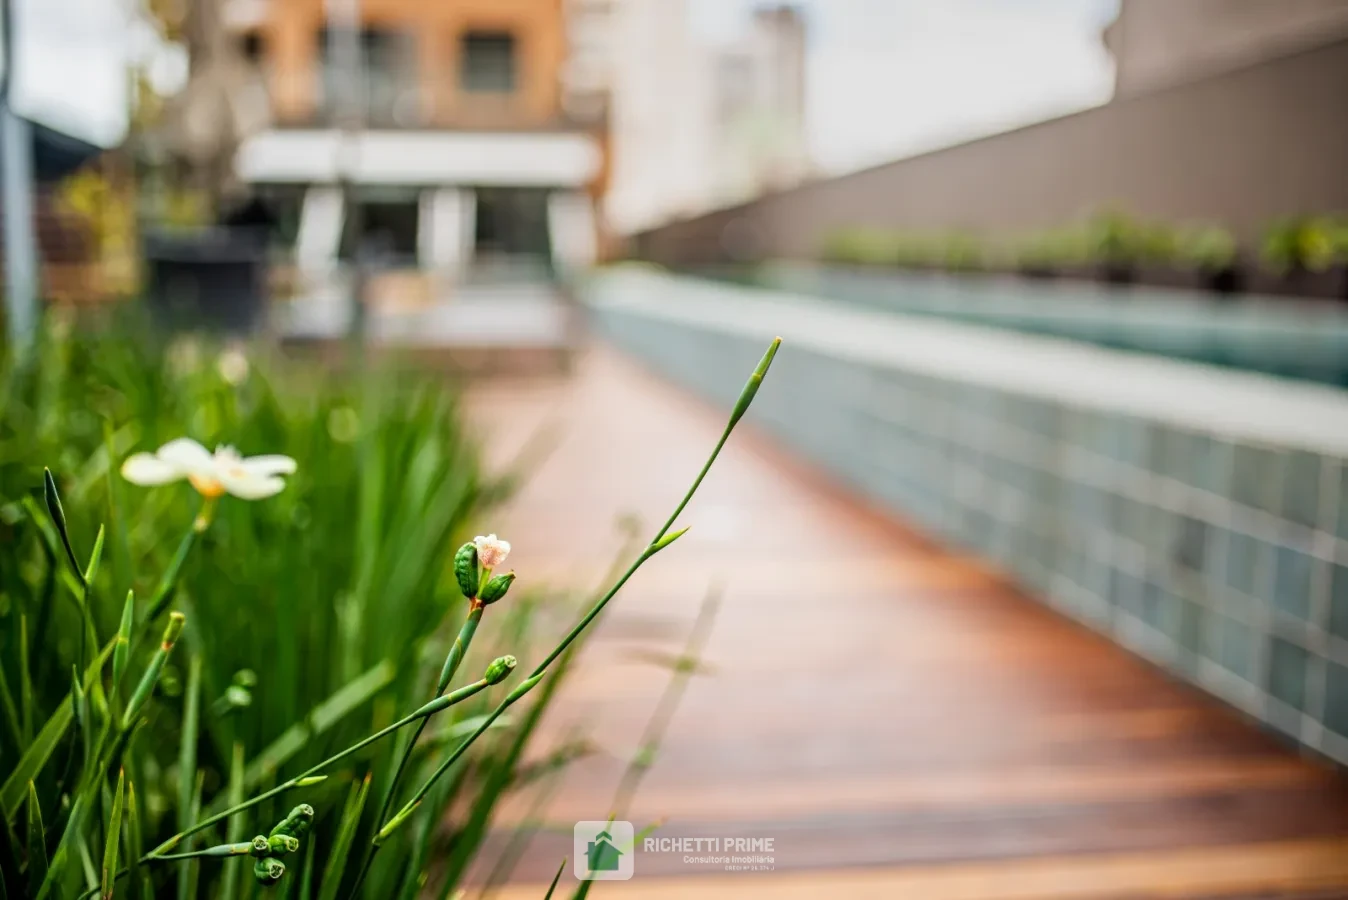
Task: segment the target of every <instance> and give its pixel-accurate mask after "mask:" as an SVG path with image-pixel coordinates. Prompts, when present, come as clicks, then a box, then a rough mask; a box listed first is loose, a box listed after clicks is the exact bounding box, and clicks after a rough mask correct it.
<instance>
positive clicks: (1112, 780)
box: [470, 348, 1348, 900]
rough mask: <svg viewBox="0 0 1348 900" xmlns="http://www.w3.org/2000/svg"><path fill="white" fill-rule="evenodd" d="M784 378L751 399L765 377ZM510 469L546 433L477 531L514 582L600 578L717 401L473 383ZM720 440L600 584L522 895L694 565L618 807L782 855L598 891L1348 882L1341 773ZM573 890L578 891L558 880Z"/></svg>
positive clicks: (808, 892)
mask: <svg viewBox="0 0 1348 900" xmlns="http://www.w3.org/2000/svg"><path fill="white" fill-rule="evenodd" d="M772 389H773V386H772V384H771V381H770V380H769V383H768V384H767V385H766V386H765V387H764V390H772ZM470 406H471V410H472V413H473V415H474V416H475V417H476V418H477V419H479V420H480V421H481V422H482V423H484V424H485V425H486V427H487V428H488V430H489V434H490V439H489V448H490V452H491V454H492V456H494V457H495V458H496V459H498V460H505V459H509V458H511V457H512V456H513V455H514V454H515V453H516V452H518V450H519V448H520V447H522V446H524V445H525V444H526V443H527V442H528V440H529V438H530V437H531V436H532V435H534V434H536V432H537V431H538V429H539V428H540V427H546V426H547V425H548V424H549V423H556V424H557V425H558V426H560V430H559V431H557V432H556V435H557V442H556V445H555V447H554V449H553V451H552V452H551V454H550V455H549V456H548V457H547V458H546V460H545V461H544V462H543V463H542V464H541V466H539V468H538V469H537V470H536V472H535V473H534V475H533V476H532V478H531V480H530V481H529V482H528V483H527V484H526V485H525V486H524V487H523V489H522V491H521V493H520V494H519V496H518V497H517V498H516V499H515V500H514V501H513V503H512V505H511V507H510V508H509V510H508V511H506V513H505V514H504V515H503V517H502V519H501V520H500V521H499V522H495V523H492V527H493V528H494V530H496V531H497V532H499V533H500V534H501V535H502V536H504V537H507V538H508V539H509V540H511V541H512V543H513V544H514V546H515V552H514V555H513V556H512V558H511V564H512V565H513V566H514V567H515V568H516V569H517V570H518V571H519V572H520V576H521V584H525V583H527V582H530V581H533V582H553V583H563V584H570V585H575V586H589V585H593V584H594V583H595V582H596V581H597V580H598V579H599V577H600V573H601V572H602V570H603V569H604V568H605V567H606V564H607V561H608V559H609V557H610V556H611V554H612V548H614V547H615V546H616V544H617V539H616V537H615V527H614V523H615V521H616V520H617V518H618V517H620V516H622V515H624V514H629V513H635V514H638V515H639V516H640V517H641V518H642V520H643V521H644V522H645V525H646V527H645V528H644V529H643V531H644V532H648V531H650V530H651V527H652V524H653V523H658V522H659V521H661V520H662V519H663V518H664V516H665V515H667V514H668V511H669V509H671V508H672V505H673V503H675V502H676V501H677V499H678V497H679V496H680V495H681V494H682V492H683V490H684V487H685V485H686V483H687V480H688V479H689V478H691V476H692V474H693V473H694V472H695V471H696V469H697V467H698V465H699V464H700V463H701V461H702V459H703V457H704V455H705V453H706V452H707V450H708V449H709V448H710V446H711V444H712V443H713V441H714V440H715V437H716V435H717V433H718V432H719V430H720V428H721V425H722V422H723V417H724V410H721V409H717V408H713V407H712V406H711V405H709V404H705V403H703V402H701V401H700V400H697V399H695V398H693V397H690V396H688V395H686V394H685V393H683V392H682V391H680V390H678V389H677V388H674V387H672V386H670V385H668V384H666V383H663V382H661V381H660V380H659V379H657V378H655V377H654V376H652V375H650V374H648V373H646V372H645V371H644V370H643V369H641V368H640V366H639V365H638V364H637V363H635V362H633V361H632V360H629V359H626V358H624V357H621V356H618V355H617V354H615V353H614V352H612V351H610V350H607V349H605V348H596V349H595V350H593V351H591V352H590V353H589V354H587V355H586V356H585V357H584V358H583V359H582V361H581V364H580V366H579V369H578V371H577V372H576V374H575V376H574V377H572V378H570V379H565V380H563V379H553V380H545V381H535V382H515V383H510V382H498V383H494V384H487V385H483V386H481V387H479V388H476V389H475V390H474V393H473V395H472V396H471V398H470ZM747 424H748V426H749V427H745V428H742V429H741V430H740V431H739V432H737V433H736V436H735V438H734V440H733V441H732V443H731V445H730V446H729V447H728V449H727V451H726V452H725V453H724V454H723V456H722V458H721V461H720V463H718V467H717V468H716V469H715V470H714V471H713V473H712V474H711V476H710V477H709V478H708V479H707V481H706V483H705V484H704V486H703V489H702V491H701V493H700V494H699V495H698V498H697V500H696V501H694V504H693V505H692V506H691V507H690V509H689V510H688V511H687V514H686V515H685V517H684V521H683V524H687V525H691V526H692V531H691V532H690V533H689V534H688V536H687V537H686V538H684V539H683V540H681V541H680V543H679V545H678V546H677V547H675V548H672V549H671V550H670V551H669V552H668V553H667V554H664V555H662V556H660V557H657V558H656V559H655V560H653V561H652V563H650V564H649V565H648V567H647V568H645V569H643V570H642V571H641V572H640V573H639V574H638V575H637V576H636V577H635V578H634V579H633V581H632V582H631V583H630V585H629V587H628V588H627V589H626V590H625V591H624V593H623V594H622V595H620V597H619V598H618V599H617V600H616V601H615V604H614V606H612V607H611V608H610V613H609V614H608V615H607V617H606V618H605V620H603V622H602V624H601V626H600V629H599V631H598V632H597V633H596V635H595V639H594V640H593V641H592V642H591V644H590V645H589V646H588V648H587V650H586V654H585V656H584V657H583V665H581V666H580V668H579V669H578V670H577V672H576V673H575V676H574V679H573V681H572V683H571V684H570V685H569V686H568V688H567V691H566V694H565V696H564V698H563V701H562V703H561V704H560V708H559V709H558V710H557V711H556V712H557V715H555V716H551V717H550V721H549V732H550V733H551V734H552V735H561V734H564V733H566V731H567V729H569V728H571V727H573V726H575V725H577V724H579V725H581V726H583V727H585V728H586V729H587V731H588V733H589V734H590V735H591V737H592V738H593V739H594V741H595V743H596V744H597V745H598V747H599V749H600V752H599V753H598V754H596V755H594V756H592V757H589V758H587V759H585V760H582V761H581V762H580V763H578V764H577V765H576V766H575V767H574V768H573V770H572V771H571V772H570V774H569V776H568V777H567V779H566V781H565V782H564V784H562V785H561V787H560V789H559V790H558V792H557V793H556V795H555V797H554V798H553V800H552V802H551V804H550V805H549V807H548V810H547V819H548V821H549V823H550V824H551V826H552V827H551V828H550V829H549V830H547V831H546V832H544V833H542V834H540V835H538V836H537V837H536V838H535V839H534V840H533V842H532V844H531V846H530V848H529V851H528V853H527V854H526V858H525V860H524V862H523V863H522V864H521V866H520V868H519V869H518V870H517V873H516V879H515V880H516V886H512V887H510V888H508V889H507V890H505V891H503V892H501V893H500V894H499V895H498V896H501V897H504V898H510V900H513V898H515V897H520V898H526V897H527V898H536V897H539V896H541V895H542V893H543V892H542V890H541V889H540V888H539V883H541V882H545V881H546V880H547V878H549V877H550V876H551V874H552V871H553V869H554V867H555V866H556V864H557V861H558V860H559V859H560V858H561V856H562V855H564V854H568V853H570V852H571V848H570V844H571V837H570V829H571V825H572V824H573V823H574V822H575V821H577V820H579V819H602V818H605V817H606V816H607V814H608V803H609V801H610V798H611V797H612V794H613V789H614V786H615V785H616V782H617V779H618V776H619V774H620V772H621V770H622V767H623V764H624V760H625V759H626V758H627V757H628V756H630V754H631V753H632V751H633V750H634V748H635V745H636V741H637V738H638V735H639V734H640V731H641V729H642V727H643V725H644V724H645V721H646V718H647V716H648V715H649V713H650V710H651V709H652V707H653V705H654V702H655V698H656V697H657V696H658V694H659V692H660V690H661V688H662V687H663V685H664V683H665V680H666V679H667V677H668V676H667V673H666V672H665V671H664V670H662V669H660V668H658V667H655V666H652V665H650V664H649V663H648V662H644V661H643V660H642V659H641V658H640V655H641V653H643V652H644V651H647V650H649V649H651V648H658V649H660V650H663V651H666V652H669V653H677V652H678V650H679V648H680V646H681V644H682V642H683V640H684V637H685V634H686V632H687V629H688V627H689V625H690V624H691V621H692V618H693V616H694V615H695V613H696V610H697V607H698V605H699V603H700V601H701V598H702V596H703V595H704V593H705V592H706V590H707V587H708V585H709V583H711V582H713V581H718V582H721V583H723V584H724V586H725V601H724V603H723V605H722V609H721V613H720V616H719V618H718V621H717V626H716V631H715V633H714V635H713V637H712V640H711V643H710V645H709V649H708V653H707V656H708V661H709V662H710V663H711V664H712V665H713V666H714V667H715V673H714V674H713V675H712V676H710V677H703V678H698V679H695V681H694V684H693V686H692V687H691V689H690V690H689V692H688V695H687V697H686V698H685V700H684V703H683V705H682V707H681V709H680V711H679V713H678V716H677V718H676V719H675V721H674V723H673V727H672V728H671V730H670V733H669V736H668V738H667V740H666V742H665V746H664V749H663V752H662V754H661V758H660V761H659V763H658V765H657V766H656V768H655V769H654V770H653V771H652V772H651V773H650V775H649V777H648V778H647V780H646V781H645V783H644V785H643V787H642V789H641V791H640V793H639V794H638V796H637V798H636V803H635V809H634V811H633V814H632V816H631V818H632V819H633V820H634V821H636V822H637V823H639V826H638V827H640V823H645V822H650V821H653V820H656V819H664V820H665V824H664V826H663V827H662V829H661V831H660V834H661V835H662V836H703V835H705V836H735V837H771V838H773V839H774V841H775V848H774V854H773V855H774V864H775V871H773V872H771V873H763V872H752V873H727V872H725V871H723V867H713V866H694V865H690V864H687V863H685V862H684V861H683V857H682V856H681V855H679V854H659V855H654V854H642V855H640V856H639V857H638V862H637V865H638V871H637V875H636V877H635V878H634V879H633V880H632V881H630V882H626V883H622V884H608V885H604V886H603V895H604V896H609V895H612V896H619V897H634V898H652V900H656V898H660V900H663V898H673V897H686V896H694V895H695V896H698V897H713V898H714V897H722V896H725V897H730V896H733V897H736V898H746V897H747V898H752V897H760V896H761V897H774V898H795V897H807V896H808V897H817V896H819V895H820V893H821V892H822V891H824V890H828V889H842V890H845V891H847V892H848V896H852V897H867V898H869V897H875V898H880V897H884V898H891V897H914V898H922V900H942V898H950V900H955V898H961V900H964V898H967V900H996V898H1032V897H1033V898H1040V897H1043V898H1109V900H1116V898H1124V897H1128V898H1148V897H1157V898H1159V897H1166V898H1181V897H1182V898H1200V897H1202V898H1230V900H1235V898H1247V897H1248V898H1253V897H1270V898H1271V897H1317V898H1328V897H1348V778H1345V777H1344V775H1343V774H1342V773H1339V772H1335V771H1331V770H1329V769H1327V768H1325V767H1323V766H1321V765H1320V764H1318V763H1316V762H1313V761H1308V760H1303V759H1300V758H1298V757H1297V756H1296V755H1295V753H1293V752H1292V751H1290V750H1289V749H1288V748H1287V747H1285V746H1284V745H1283V744H1282V743H1280V742H1279V741H1277V740H1276V739H1274V738H1272V737H1270V736H1268V735H1266V734H1264V733H1262V732H1260V731H1259V730H1257V729H1256V728H1254V727H1253V726H1251V725H1250V724H1248V723H1247V722H1245V721H1243V720H1242V719H1241V718H1240V717H1238V716H1237V715H1236V714H1235V713H1233V712H1231V711H1229V710H1227V709H1226V708H1225V707H1223V706H1221V705H1220V704H1219V703H1217V702H1216V701H1213V700H1210V699H1208V698H1207V697H1206V696H1204V695H1202V694H1201V693H1199V692H1197V691H1195V690H1193V689H1191V688H1189V687H1187V686H1184V685H1181V684H1178V683H1176V682H1174V681H1171V680H1169V679H1168V678H1167V677H1166V676H1164V675H1163V674H1161V673H1159V672H1158V671H1156V670H1155V669H1153V668H1151V667H1149V666H1148V665H1146V664H1144V663H1142V662H1140V661H1138V660H1136V659H1134V658H1133V657H1131V656H1130V655H1128V654H1127V653H1125V652H1124V651H1122V650H1119V649H1117V648H1115V647H1114V646H1112V645H1111V644H1109V643H1108V642H1107V641H1105V640H1104V639H1102V638H1100V637H1098V636H1096V635H1094V634H1093V633H1091V632H1089V631H1087V630H1085V629H1084V628H1082V627H1079V626H1077V625H1075V624H1073V623H1071V622H1068V621H1065V620H1063V619H1062V618H1060V617H1058V616H1057V615H1055V614H1054V613H1052V612H1050V611H1048V610H1046V609H1045V608H1043V607H1041V606H1040V605H1039V604H1038V603H1036V602H1035V601H1034V600H1033V599H1030V598H1027V597H1025V596H1022V595H1020V594H1019V593H1018V592H1017V591H1016V590H1015V589H1014V588H1012V587H1010V586H1009V585H1008V584H1007V583H1006V582H1004V581H1003V580H1002V579H1001V578H999V577H998V575H997V574H996V573H995V572H993V571H990V570H989V569H988V568H986V567H985V566H983V565H981V564H980V563H979V562H977V561H976V560H972V559H969V558H965V557H961V556H959V555H957V554H952V553H949V552H947V551H944V550H942V549H940V548H938V547H936V546H934V545H932V544H931V543H930V542H928V541H926V540H924V539H923V538H922V537H920V536H919V535H916V534H914V533H912V532H910V531H907V530H905V529H904V527H903V526H902V525H901V524H898V523H895V522H893V521H892V520H890V519H889V518H887V517H885V516H883V515H880V514H878V513H877V512H876V511H874V510H872V509H870V508H868V507H867V506H866V505H865V501H864V498H859V497H857V496H855V495H850V494H848V493H846V492H845V491H842V490H840V489H838V488H836V487H835V486H833V485H831V484H830V483H829V482H828V481H827V480H826V479H824V478H822V477H820V476H819V475H818V474H817V473H816V472H814V471H812V470H811V469H810V468H808V467H806V466H804V465H802V464H800V463H799V462H798V461H796V460H793V459H791V458H789V457H788V456H786V455H785V454H783V453H780V452H778V451H777V450H776V449H774V447H773V446H772V444H771V443H770V441H768V440H767V439H766V438H765V437H764V436H763V435H762V434H761V433H756V432H755V431H754V429H753V428H752V415H751V416H750V419H749V420H748V421H747ZM567 895H568V896H569V891H568V894H567Z"/></svg>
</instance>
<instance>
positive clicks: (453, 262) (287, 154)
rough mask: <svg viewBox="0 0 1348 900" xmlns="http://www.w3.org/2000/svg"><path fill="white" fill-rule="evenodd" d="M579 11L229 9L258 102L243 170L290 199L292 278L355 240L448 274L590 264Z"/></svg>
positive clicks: (560, 3) (595, 109)
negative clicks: (338, 41) (260, 111)
mask: <svg viewBox="0 0 1348 900" xmlns="http://www.w3.org/2000/svg"><path fill="white" fill-rule="evenodd" d="M578 5H579V4H577V3H568V2H564V0H442V2H436V3H425V2H419V0H359V2H347V3H342V2H325V0H285V2H280V0H273V2H258V0H249V2H247V3H243V2H239V3H232V4H227V7H226V9H227V14H226V16H225V20H226V22H227V24H228V29H229V31H230V32H231V34H232V38H233V40H234V41H235V43H236V46H237V47H238V48H239V49H240V51H241V54H242V55H243V56H244V57H245V58H247V59H248V60H250V61H251V65H252V67H253V71H254V73H255V77H256V84H257V85H258V86H259V88H260V90H259V91H257V92H256V96H257V97H259V98H262V102H263V103H264V105H265V115H264V116H263V119H264V121H265V125H264V126H263V127H261V128H259V129H256V130H255V131H254V132H253V133H252V134H250V135H248V136H246V137H245V138H244V139H243V140H242V141H241V143H240V146H239V148H238V153H237V156H236V171H237V174H238V176H239V177H240V179H241V180H242V181H243V182H245V183H246V184H247V185H249V186H250V187H252V188H254V189H255V190H258V191H259V192H260V193H261V194H263V195H264V196H265V197H267V198H268V200H269V201H270V202H271V203H272V204H274V205H276V206H277V207H279V208H281V209H282V210H283V212H282V214H281V215H280V218H282V219H286V220H288V221H289V222H290V223H291V224H290V227H291V229H292V230H293V240H294V250H295V261H296V265H297V268H298V269H299V270H300V272H301V273H304V272H305V271H315V272H322V271H324V270H326V269H330V268H332V267H333V266H335V265H336V264H337V262H338V261H339V260H340V259H341V258H343V257H350V256H351V255H352V254H353V253H355V252H357V250H358V249H360V248H362V247H364V248H366V249H369V247H373V248H374V249H375V250H376V251H377V252H378V253H379V255H380V257H381V259H384V260H386V261H387V262H389V263H390V264H392V265H393V266H396V267H401V268H417V269H420V270H422V271H424V272H428V273H431V274H433V275H435V276H437V277H438V278H439V280H440V282H441V283H454V282H457V281H463V280H471V279H478V278H483V277H486V278H497V277H500V276H502V275H503V276H504V277H506V278H513V277H515V276H519V275H522V276H524V277H526V278H532V277H534V275H536V274H537V275H546V274H548V273H550V272H552V271H555V270H556V269H557V268H566V267H572V266H577V267H579V266H584V265H585V264H587V263H588V262H590V261H591V260H592V259H593V257H594V255H595V253H596V248H597V246H598V241H599V237H600V236H599V233H598V232H599V223H598V221H597V218H596V215H595V207H596V203H597V201H598V200H599V199H600V198H601V197H602V195H603V192H604V190H605V187H606V170H607V166H606V162H605V156H606V143H607V142H606V137H605V130H606V117H607V102H606V99H605V98H604V96H603V94H602V92H598V93H596V92H595V91H593V90H591V86H590V85H588V84H586V83H584V82H583V79H582V80H579V81H578V80H577V75H576V73H577V71H578V69H577V67H575V66H572V65H571V61H570V56H569V54H570V50H571V39H572V36H573V35H572V32H571V30H570V28H569V18H568V16H569V13H571V12H572V11H573V7H577V6H578ZM591 5H593V4H591ZM343 8H345V9H347V10H349V11H354V12H355V14H356V15H357V16H358V17H359V52H358V54H356V58H357V61H356V64H355V65H354V66H353V65H352V62H351V61H350V60H348V59H345V58H342V56H341V54H340V52H334V50H333V47H334V42H333V41H332V40H331V36H330V33H329V27H330V23H331V22H332V21H333V19H332V16H333V15H334V14H335V13H340V11H341V10H342V9H343ZM347 15H348V16H349V15H350V12H347ZM336 22H337V23H338V24H337V25H334V26H333V27H344V26H343V25H342V24H341V22H342V20H341V18H340V17H339V18H338V19H336ZM353 69H354V70H355V71H353ZM341 183H347V184H349V185H350V186H351V193H350V194H349V195H348V194H346V193H344V192H343V191H342V190H341V189H339V184H341ZM347 196H354V197H356V198H357V201H358V202H359V203H360V204H361V209H360V216H359V222H360V225H359V228H358V229H356V230H355V231H356V234H355V235H354V236H353V235H352V233H351V232H352V229H348V228H345V227H344V224H343V223H344V221H345V217H346V213H347V210H345V209H344V205H345V203H346V202H347V200H346V197H347ZM367 244H368V245H369V247H367V246H366V245H367Z"/></svg>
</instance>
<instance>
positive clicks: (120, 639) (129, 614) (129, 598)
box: [112, 591, 136, 696]
mask: <svg viewBox="0 0 1348 900" xmlns="http://www.w3.org/2000/svg"><path fill="white" fill-rule="evenodd" d="M135 621H136V594H135V592H134V591H127V592H126V602H125V603H124V604H122V621H121V624H120V625H119V626H118V628H117V642H116V644H115V645H114V648H113V651H112V690H113V696H116V695H117V688H118V686H119V685H120V684H121V683H122V676H123V675H124V674H126V661H127V658H128V657H129V656H130V655H131V628H132V626H133V625H134V624H135Z"/></svg>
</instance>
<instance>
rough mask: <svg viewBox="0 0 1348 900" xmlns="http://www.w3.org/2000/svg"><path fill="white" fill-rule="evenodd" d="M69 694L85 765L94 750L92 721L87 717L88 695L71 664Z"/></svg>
mask: <svg viewBox="0 0 1348 900" xmlns="http://www.w3.org/2000/svg"><path fill="white" fill-rule="evenodd" d="M70 696H71V698H72V700H71V712H72V713H73V715H74V717H75V724H76V725H77V726H79V729H80V743H81V744H82V745H83V746H84V764H85V765H86V766H87V765H88V764H89V762H90V756H91V754H92V753H93V750H94V723H93V721H92V720H91V719H90V718H89V696H88V695H87V694H85V693H84V688H83V687H82V686H81V685H80V676H79V673H78V672H76V671H75V668H74V667H73V666H72V667H71V669H70Z"/></svg>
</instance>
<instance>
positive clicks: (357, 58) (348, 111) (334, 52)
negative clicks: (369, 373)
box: [327, 0, 365, 346]
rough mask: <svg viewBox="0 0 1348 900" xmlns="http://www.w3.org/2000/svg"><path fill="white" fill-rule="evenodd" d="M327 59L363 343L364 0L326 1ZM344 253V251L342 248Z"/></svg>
mask: <svg viewBox="0 0 1348 900" xmlns="http://www.w3.org/2000/svg"><path fill="white" fill-rule="evenodd" d="M327 14H328V59H329V61H330V65H331V66H332V68H333V71H334V72H335V73H336V74H337V76H338V77H337V78H334V79H332V80H331V86H332V87H333V88H335V89H336V90H337V93H338V96H337V97H335V98H333V99H334V100H335V101H336V102H335V103H333V104H331V108H332V110H333V112H334V113H335V114H336V116H337V126H338V129H339V136H338V145H337V187H338V189H339V190H340V191H341V195H342V212H343V216H344V221H343V225H344V227H343V232H344V236H345V238H346V240H345V243H346V244H347V246H348V247H350V248H351V255H352V259H351V270H350V278H351V281H350V297H349V298H348V299H349V302H350V305H351V334H350V337H351V338H352V340H353V342H354V343H356V344H357V346H360V344H361V342H362V339H363V336H364V332H365V303H364V295H365V277H364V276H365V272H364V260H363V259H362V253H361V247H360V237H361V224H362V215H361V207H360V198H359V197H358V196H357V193H356V185H355V178H356V167H357V161H358V156H359V153H360V151H359V146H358V145H359V141H360V133H361V129H362V128H363V127H364V119H365V78H364V69H365V61H364V59H362V53H361V21H360V0H327ZM339 252H340V250H339Z"/></svg>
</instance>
